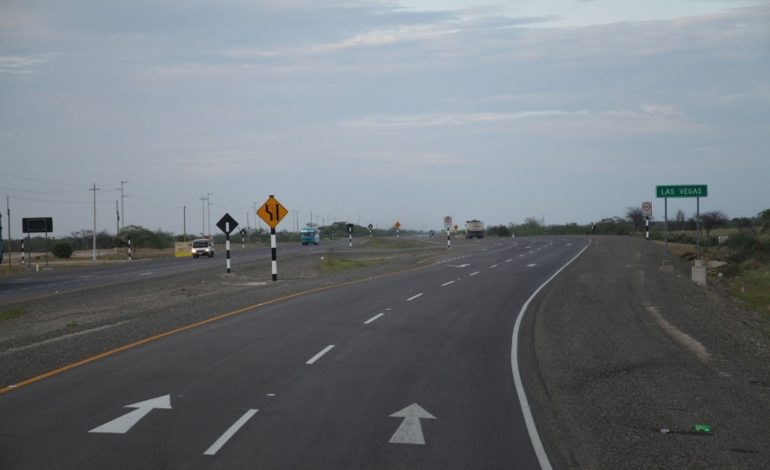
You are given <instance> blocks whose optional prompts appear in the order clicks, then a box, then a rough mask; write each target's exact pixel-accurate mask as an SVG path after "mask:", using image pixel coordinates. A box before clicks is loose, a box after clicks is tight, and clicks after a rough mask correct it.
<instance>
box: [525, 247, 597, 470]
mask: <svg viewBox="0 0 770 470" xmlns="http://www.w3.org/2000/svg"><path fill="white" fill-rule="evenodd" d="M592 242H593V241H592V240H591V239H590V238H589V239H588V245H586V246H585V247H584V248H583V249H582V250H580V253H578V254H577V255H575V257H574V258H572V259H571V260H569V261H567V264H565V265H564V266H562V267H561V268H559V270H558V271H556V272H555V273H553V275H552V276H551V277H549V278H548V279H547V280H546V281H545V282H544V283H543V284H541V285H540V287H538V288H537V289H536V290H535V292H533V293H532V295H531V296H529V299H527V301H526V302H524V305H522V306H521V310H520V311H519V315H518V316H517V317H516V323H515V324H514V326H513V338H512V339H511V370H512V371H513V381H514V383H515V384H516V394H517V395H518V396H519V403H520V404H521V412H522V414H523V415H524V422H525V423H526V424H527V432H528V433H529V439H530V441H532V447H533V448H534V450H535V454H536V455H537V460H538V461H539V462H540V468H541V469H543V470H551V468H552V467H551V462H550V461H549V460H548V455H547V454H546V453H545V449H544V448H543V443H542V442H541V441H540V435H538V433H537V426H535V420H534V418H533V417H532V411H530V409H529V401H527V394H526V393H525V392H524V385H523V382H522V381H521V373H520V372H519V330H520V329H521V320H522V318H524V314H525V313H526V311H527V307H529V304H530V302H532V300H533V299H534V298H535V297H536V296H537V294H539V293H540V291H541V290H543V288H544V287H545V286H547V285H548V283H550V282H551V281H552V280H553V279H554V278H555V277H556V276H558V275H559V273H561V272H562V271H563V270H564V269H565V268H566V267H567V266H569V265H570V264H572V262H573V261H575V260H576V259H578V258H579V257H580V255H582V254H583V252H585V251H586V250H587V249H588V247H589V246H591V243H592Z"/></svg>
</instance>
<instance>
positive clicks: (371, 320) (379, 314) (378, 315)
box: [364, 313, 385, 325]
mask: <svg viewBox="0 0 770 470" xmlns="http://www.w3.org/2000/svg"><path fill="white" fill-rule="evenodd" d="M383 315H385V314H384V313H378V314H377V315H375V316H373V317H372V318H370V319H368V320H366V321H365V322H364V325H368V324H369V323H371V322H373V321H374V320H377V319H378V318H380V317H382V316H383Z"/></svg>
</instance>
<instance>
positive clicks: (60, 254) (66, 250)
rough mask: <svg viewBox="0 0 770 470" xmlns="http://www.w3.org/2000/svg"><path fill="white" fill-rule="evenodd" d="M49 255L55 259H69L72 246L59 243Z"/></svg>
mask: <svg viewBox="0 0 770 470" xmlns="http://www.w3.org/2000/svg"><path fill="white" fill-rule="evenodd" d="M51 253H52V254H53V255H54V256H56V257H57V258H69V257H70V256H72V245H70V244H69V243H65V242H59V243H57V244H55V245H54V246H53V247H52V248H51Z"/></svg>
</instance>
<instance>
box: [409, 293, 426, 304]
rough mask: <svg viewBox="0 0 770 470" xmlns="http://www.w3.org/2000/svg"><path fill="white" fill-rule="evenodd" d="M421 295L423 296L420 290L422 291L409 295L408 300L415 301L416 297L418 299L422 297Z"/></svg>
mask: <svg viewBox="0 0 770 470" xmlns="http://www.w3.org/2000/svg"><path fill="white" fill-rule="evenodd" d="M420 297H422V292H420V293H419V294H417V295H413V296H411V297H409V298H408V299H406V301H407V302H411V301H413V300H414V299H417V298H420Z"/></svg>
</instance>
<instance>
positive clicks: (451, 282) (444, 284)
mask: <svg viewBox="0 0 770 470" xmlns="http://www.w3.org/2000/svg"><path fill="white" fill-rule="evenodd" d="M454 283H455V281H449V282H445V283H443V284H441V287H446V286H451V285H452V284H454Z"/></svg>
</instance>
